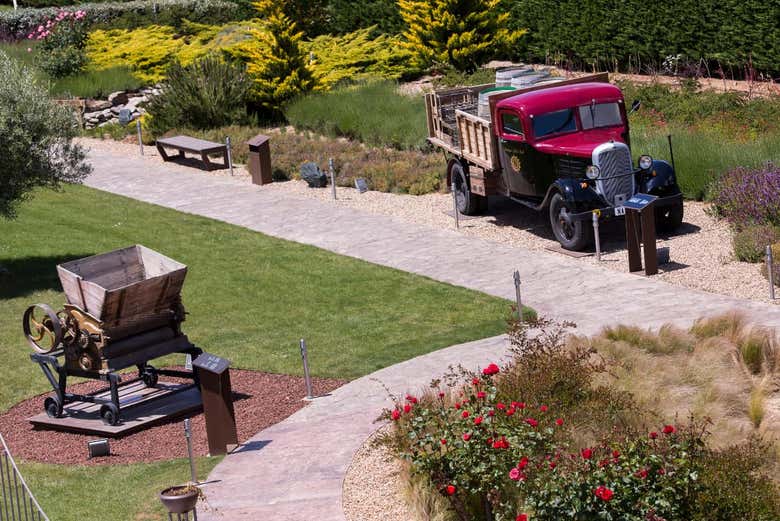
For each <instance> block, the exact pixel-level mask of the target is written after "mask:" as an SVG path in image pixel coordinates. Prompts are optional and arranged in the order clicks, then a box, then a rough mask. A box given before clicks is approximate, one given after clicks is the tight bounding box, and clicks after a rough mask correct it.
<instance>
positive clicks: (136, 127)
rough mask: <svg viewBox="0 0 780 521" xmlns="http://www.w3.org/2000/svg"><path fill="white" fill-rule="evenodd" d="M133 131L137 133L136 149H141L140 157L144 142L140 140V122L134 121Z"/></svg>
mask: <svg viewBox="0 0 780 521" xmlns="http://www.w3.org/2000/svg"><path fill="white" fill-rule="evenodd" d="M135 130H136V131H137V132H138V148H140V149H141V155H144V142H143V140H141V120H140V119H136V120H135Z"/></svg>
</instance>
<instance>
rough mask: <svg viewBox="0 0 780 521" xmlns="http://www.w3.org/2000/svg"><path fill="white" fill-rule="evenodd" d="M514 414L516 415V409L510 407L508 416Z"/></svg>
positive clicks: (507, 412)
mask: <svg viewBox="0 0 780 521" xmlns="http://www.w3.org/2000/svg"><path fill="white" fill-rule="evenodd" d="M514 413H515V408H514V407H510V408H509V409H507V410H506V415H507V416H512V415H513V414H514Z"/></svg>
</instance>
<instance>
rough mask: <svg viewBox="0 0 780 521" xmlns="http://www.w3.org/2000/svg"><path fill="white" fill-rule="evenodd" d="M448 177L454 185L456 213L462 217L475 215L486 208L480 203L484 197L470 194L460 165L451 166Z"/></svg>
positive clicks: (464, 173)
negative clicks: (449, 176)
mask: <svg viewBox="0 0 780 521" xmlns="http://www.w3.org/2000/svg"><path fill="white" fill-rule="evenodd" d="M450 175H451V179H452V183H453V184H454V185H455V203H456V205H457V207H458V211H459V212H460V213H462V214H463V215H477V214H478V213H479V212H480V211H481V210H482V209H483V208H484V206H486V205H485V204H483V202H482V199H485V197H482V196H479V195H475V194H473V193H471V190H470V189H469V183H468V180H467V179H466V172H464V170H463V165H461V164H460V163H454V164H453V165H452V168H451V169H450Z"/></svg>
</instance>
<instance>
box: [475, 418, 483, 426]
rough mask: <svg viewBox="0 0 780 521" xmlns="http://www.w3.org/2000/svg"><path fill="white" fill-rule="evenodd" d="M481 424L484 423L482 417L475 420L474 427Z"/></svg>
mask: <svg viewBox="0 0 780 521" xmlns="http://www.w3.org/2000/svg"><path fill="white" fill-rule="evenodd" d="M480 423H482V416H477V417H476V418H474V425H479V424H480Z"/></svg>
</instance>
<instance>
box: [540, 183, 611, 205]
mask: <svg viewBox="0 0 780 521" xmlns="http://www.w3.org/2000/svg"><path fill="white" fill-rule="evenodd" d="M581 182H582V180H580V179H574V178H571V177H561V178H558V179H556V180H555V182H554V183H553V184H552V185H550V188H549V189H548V190H547V194H546V195H545V196H544V201H542V204H541V205H540V206H539V207H540V208H546V207H548V206H549V205H550V199H552V196H553V195H555V194H556V193H559V194H561V195H562V196H563V199H564V200H565V201H566V202H567V203H571V204H572V205H573V206H579V205H581V204H583V203H585V204H589V205H592V206H593V205H595V206H601V205H602V204H603V203H602V202H601V201H600V200H599V197H598V194H596V192H594V191H593V190H591V189H590V188H582V186H581V185H580V183H581Z"/></svg>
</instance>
